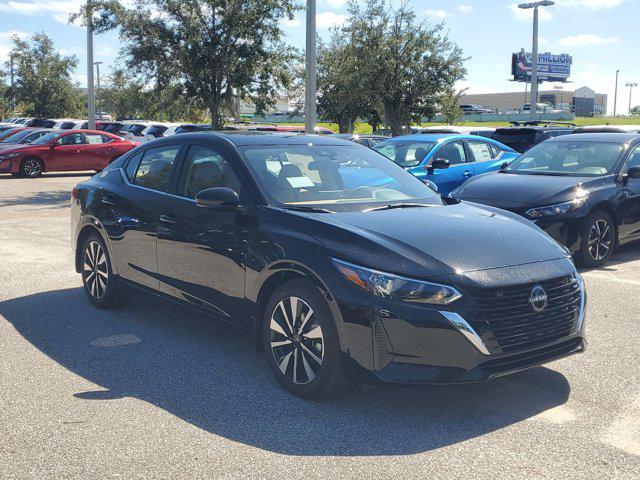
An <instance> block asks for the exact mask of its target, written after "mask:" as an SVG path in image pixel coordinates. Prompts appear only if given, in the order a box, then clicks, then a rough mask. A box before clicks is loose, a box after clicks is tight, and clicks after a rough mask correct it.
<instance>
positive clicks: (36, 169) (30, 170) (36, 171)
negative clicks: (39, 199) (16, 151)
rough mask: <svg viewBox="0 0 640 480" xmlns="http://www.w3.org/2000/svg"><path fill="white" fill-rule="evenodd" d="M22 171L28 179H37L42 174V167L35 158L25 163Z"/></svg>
mask: <svg viewBox="0 0 640 480" xmlns="http://www.w3.org/2000/svg"><path fill="white" fill-rule="evenodd" d="M22 170H23V171H24V173H25V175H27V176H28V177H36V176H38V175H40V174H41V173H42V165H41V163H40V162H39V161H38V160H36V159H35V158H29V159H27V160H25V161H24V164H23V166H22Z"/></svg>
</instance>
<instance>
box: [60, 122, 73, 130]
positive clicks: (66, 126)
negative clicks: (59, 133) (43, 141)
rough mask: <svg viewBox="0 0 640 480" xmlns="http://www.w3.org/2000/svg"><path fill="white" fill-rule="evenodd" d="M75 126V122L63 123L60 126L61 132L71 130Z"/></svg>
mask: <svg viewBox="0 0 640 480" xmlns="http://www.w3.org/2000/svg"><path fill="white" fill-rule="evenodd" d="M74 125H75V123H73V122H62V125H60V130H71V129H72V128H73V127H74Z"/></svg>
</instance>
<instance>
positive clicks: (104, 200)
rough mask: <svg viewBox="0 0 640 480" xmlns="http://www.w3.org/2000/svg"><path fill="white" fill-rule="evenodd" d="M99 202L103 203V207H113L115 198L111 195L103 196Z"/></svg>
mask: <svg viewBox="0 0 640 480" xmlns="http://www.w3.org/2000/svg"><path fill="white" fill-rule="evenodd" d="M100 201H101V202H102V203H104V204H105V205H115V204H116V197H114V196H113V195H111V194H107V195H103V196H102V198H101V199H100Z"/></svg>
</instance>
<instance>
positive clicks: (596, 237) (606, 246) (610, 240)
mask: <svg viewBox="0 0 640 480" xmlns="http://www.w3.org/2000/svg"><path fill="white" fill-rule="evenodd" d="M616 244H617V234H616V228H615V225H614V223H613V219H612V218H611V215H609V214H608V213H606V212H595V213H593V214H591V215H590V216H589V218H588V219H587V220H586V221H585V223H584V226H583V230H582V240H581V243H580V250H579V252H578V255H577V260H578V261H579V263H580V264H581V265H583V266H585V267H588V268H598V267H601V266H603V265H604V264H605V263H607V262H608V261H609V259H610V258H611V256H612V255H613V249H614V248H615V246H616Z"/></svg>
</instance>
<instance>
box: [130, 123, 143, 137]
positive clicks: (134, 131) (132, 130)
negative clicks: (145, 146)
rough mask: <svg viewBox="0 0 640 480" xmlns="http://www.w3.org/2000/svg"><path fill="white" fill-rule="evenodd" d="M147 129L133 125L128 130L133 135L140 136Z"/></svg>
mask: <svg viewBox="0 0 640 480" xmlns="http://www.w3.org/2000/svg"><path fill="white" fill-rule="evenodd" d="M145 128H146V127H145V126H144V125H133V126H131V127H130V128H129V130H127V132H129V133H130V134H131V135H136V136H139V135H140V134H141V133H142V131H143V130H144V129H145Z"/></svg>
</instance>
